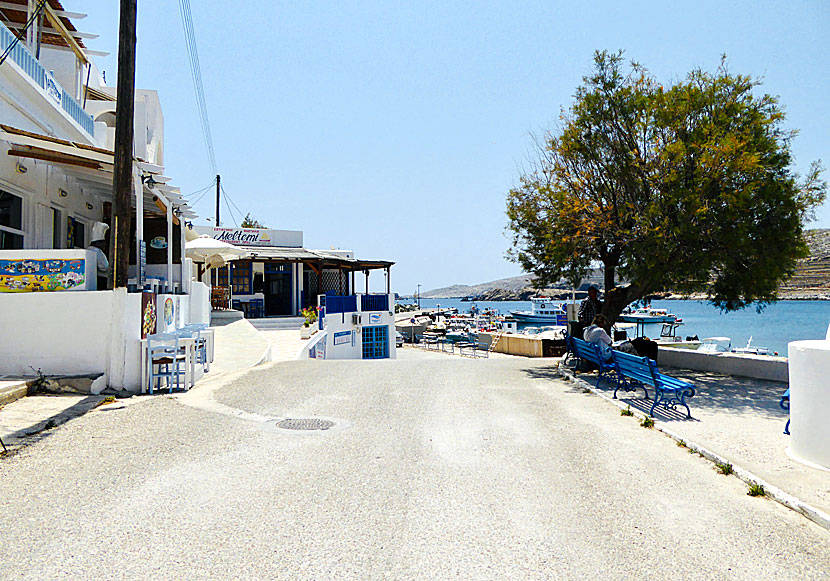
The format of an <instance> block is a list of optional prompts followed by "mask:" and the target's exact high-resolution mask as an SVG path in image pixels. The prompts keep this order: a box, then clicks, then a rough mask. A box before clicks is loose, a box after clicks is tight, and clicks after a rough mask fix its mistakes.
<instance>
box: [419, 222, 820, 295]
mask: <svg viewBox="0 0 830 581" xmlns="http://www.w3.org/2000/svg"><path fill="white" fill-rule="evenodd" d="M806 236H807V243H808V244H809V246H810V256H809V257H808V258H805V259H803V260H801V261H799V264H798V267H797V268H796V272H795V275H794V276H793V278H792V279H791V280H789V281H788V282H787V283H785V284H784V285H782V286H781V290H780V296H781V298H782V299H803V300H830V229H816V230H808V231H807V232H806ZM532 283H533V276H532V275H522V276H515V277H512V278H503V279H500V280H494V281H491V282H485V283H482V284H477V285H454V286H450V287H445V288H439V289H434V290H431V291H426V292H424V293H422V294H421V296H422V297H424V298H431V299H432V298H435V299H437V298H464V297H471V298H473V299H475V300H479V301H485V300H486V301H521V300H527V299H528V298H530V297H532V296H536V295H537V294H545V295H547V296H552V297H554V298H561V299H563V300H564V299H566V298H570V296H571V294H570V287H569V285H567V284H566V283H562V284H559V285H555V287H554V288H550V289H544V290H541V291H540V290H539V289H535V288H533V285H532ZM590 284H594V285H596V286H597V287H599V288H602V287H603V284H602V271H600V270H596V271H594V272H592V273H591V274H590V276H589V277H588V278H586V279H585V280H583V281H582V286H581V288H585V287H587V286H588V285H590ZM580 294H583V293H580ZM578 296H579V295H578ZM666 298H681V297H675V296H669V297H666Z"/></svg>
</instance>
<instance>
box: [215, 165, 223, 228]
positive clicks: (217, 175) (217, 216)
mask: <svg viewBox="0 0 830 581" xmlns="http://www.w3.org/2000/svg"><path fill="white" fill-rule="evenodd" d="M221 183H222V182H221V178H220V177H219V174H216V227H217V228H218V227H219V189H220V188H221V187H222V186H221Z"/></svg>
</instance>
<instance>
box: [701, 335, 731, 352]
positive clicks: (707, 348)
mask: <svg viewBox="0 0 830 581" xmlns="http://www.w3.org/2000/svg"><path fill="white" fill-rule="evenodd" d="M700 341H701V344H700V347H698V348H697V350H698V351H699V352H701V353H709V354H711V355H719V354H721V353H729V351H730V349H731V348H732V339H730V338H729V337H705V338H703V339H701V340H700Z"/></svg>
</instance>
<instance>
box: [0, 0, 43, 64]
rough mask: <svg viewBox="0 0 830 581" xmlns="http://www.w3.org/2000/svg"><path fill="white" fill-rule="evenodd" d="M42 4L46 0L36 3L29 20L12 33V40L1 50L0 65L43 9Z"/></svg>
mask: <svg viewBox="0 0 830 581" xmlns="http://www.w3.org/2000/svg"><path fill="white" fill-rule="evenodd" d="M44 4H46V0H41V2H40V4H38V5H37V8H35V11H34V12H32V16H31V18H29V20H27V21H26V24H25V26H23V29H22V30H21V31H20V33H19V34H15V33H12V34H13V35H14V40H13V41H12V43H11V44H10V45H9V46H8V48H6V50H5V51H3V54H2V55H0V65H2V64H3V63H4V62H6V58H7V57H8V56H9V53H11V51H13V50H14V47H15V46H17V43H18V42H20V41H21V40H22V39H23V37H24V36H26V31H27V30H29V27H30V26H31V25H32V23H33V22H34V21H35V19H37V18H38V17H39V16H40V11H41V10H43V5H44Z"/></svg>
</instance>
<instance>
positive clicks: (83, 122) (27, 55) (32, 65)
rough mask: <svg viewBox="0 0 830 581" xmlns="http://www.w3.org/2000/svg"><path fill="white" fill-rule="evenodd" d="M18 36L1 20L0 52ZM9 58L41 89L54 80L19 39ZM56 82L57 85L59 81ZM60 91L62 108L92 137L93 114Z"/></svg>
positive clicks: (63, 91) (93, 126)
mask: <svg viewBox="0 0 830 581" xmlns="http://www.w3.org/2000/svg"><path fill="white" fill-rule="evenodd" d="M16 38H17V37H16V36H15V35H14V34H13V33H12V31H11V30H9V29H8V28H7V27H6V25H5V24H3V23H2V22H0V54H4V53H5V52H6V50H8V48H9V47H10V46H11V45H12V44H13V43H14V42H15V40H16ZM7 58H10V59H11V60H13V61H14V62H15V63H16V64H17V66H19V67H20V68H21V69H22V70H23V72H24V73H26V74H27V75H28V76H29V77H30V78H31V79H32V80H33V81H34V82H35V83H36V84H37V85H38V86H39V87H40V88H41V89H43V90H44V91H47V87H46V84H47V78H49V79H50V80H52V79H51V76H50V75H49V73H47V72H46V69H44V68H43V65H41V64H40V62H39V61H38V60H37V58H35V56H34V55H33V54H32V53H31V52H29V49H28V48H26V45H24V44H23V43H22V42H20V41H18V42H17V44H15V46H14V48H13V49H12V50H11V52H10V53H9V56H8V57H7ZM52 83H54V80H52ZM54 84H56V85H57V83H54ZM60 93H61V95H60V106H61V108H62V109H63V110H64V111H66V113H67V114H68V115H69V116H70V117H72V119H74V120H75V121H76V122H77V123H78V125H80V126H81V127H82V128H83V130H84V131H86V132H87V133H88V134H89V135H90V137H92V135H93V133H94V131H95V123H94V122H93V121H92V115H88V114H87V112H86V111H84V108H83V107H81V105H80V104H79V103H78V102H77V101H76V100H75V99H74V98H73V97H72V96H71V95H70V94H69V93H67V92H66V89H64V88H63V87H60Z"/></svg>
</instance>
